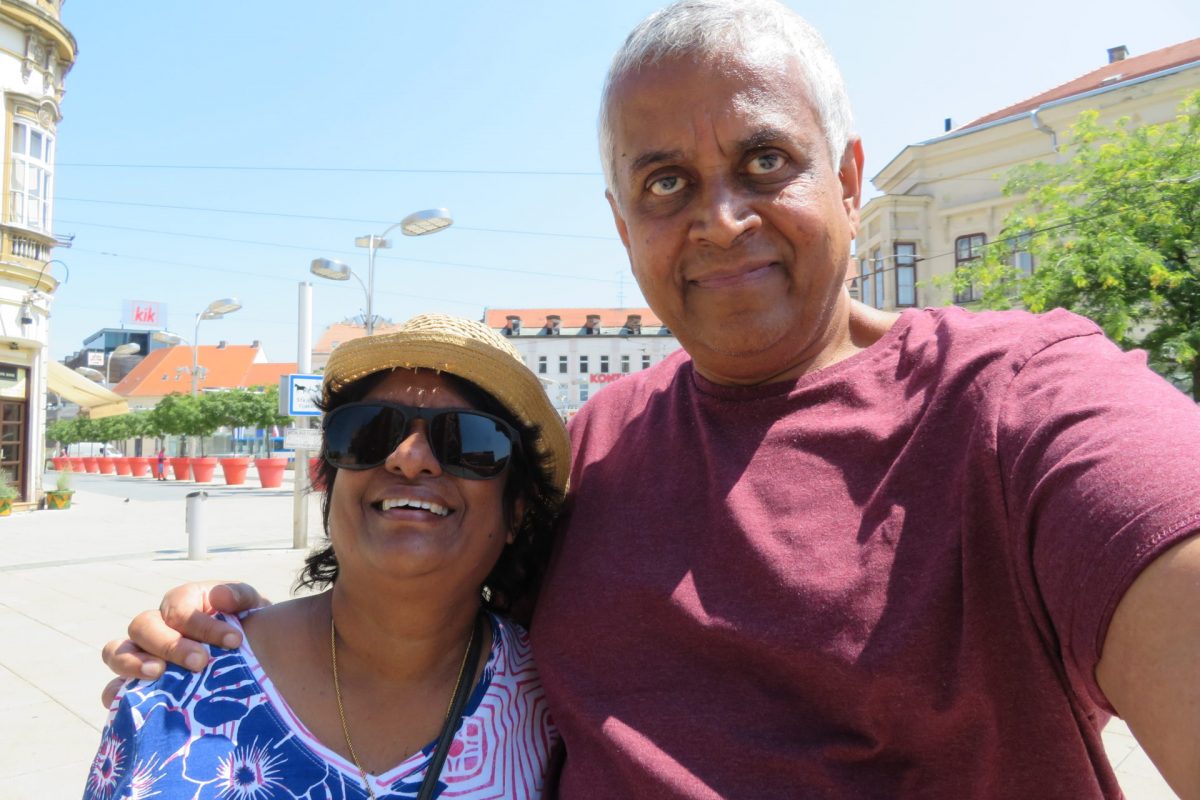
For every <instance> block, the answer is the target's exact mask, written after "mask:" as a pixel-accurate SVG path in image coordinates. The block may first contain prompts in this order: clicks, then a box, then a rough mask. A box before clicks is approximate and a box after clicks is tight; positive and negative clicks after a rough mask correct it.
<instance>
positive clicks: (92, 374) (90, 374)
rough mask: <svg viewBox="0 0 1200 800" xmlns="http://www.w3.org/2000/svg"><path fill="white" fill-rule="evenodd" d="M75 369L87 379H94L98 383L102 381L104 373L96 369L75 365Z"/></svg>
mask: <svg viewBox="0 0 1200 800" xmlns="http://www.w3.org/2000/svg"><path fill="white" fill-rule="evenodd" d="M75 371H76V372H78V373H79V374H80V375H82V376H83V377H85V378H87V379H88V380H89V381H95V382H96V383H99V384H103V383H104V373H103V372H101V371H100V370H98V369H92V368H91V367H76V368H75Z"/></svg>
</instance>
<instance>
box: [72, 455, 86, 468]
mask: <svg viewBox="0 0 1200 800" xmlns="http://www.w3.org/2000/svg"><path fill="white" fill-rule="evenodd" d="M71 472H87V468H86V467H84V466H83V456H71Z"/></svg>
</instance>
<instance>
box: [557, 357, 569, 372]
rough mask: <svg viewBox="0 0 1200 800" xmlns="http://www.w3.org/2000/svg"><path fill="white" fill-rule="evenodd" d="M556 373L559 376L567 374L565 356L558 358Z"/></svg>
mask: <svg viewBox="0 0 1200 800" xmlns="http://www.w3.org/2000/svg"><path fill="white" fill-rule="evenodd" d="M558 373H559V374H560V375H566V374H567V357H566V356H559V357H558Z"/></svg>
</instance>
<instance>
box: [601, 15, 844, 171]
mask: <svg viewBox="0 0 1200 800" xmlns="http://www.w3.org/2000/svg"><path fill="white" fill-rule="evenodd" d="M763 47H768V48H770V47H774V48H777V49H778V50H779V51H780V53H781V54H786V55H788V56H791V57H793V58H795V60H796V63H797V64H798V65H799V67H800V71H801V73H802V74H803V75H804V78H805V82H806V84H807V88H808V93H809V96H810V99H811V101H812V104H813V108H814V110H815V111H816V113H817V119H818V120H819V121H820V123H821V128H822V130H823V131H824V133H825V141H826V142H827V143H828V145H829V156H830V158H831V159H832V161H833V166H834V169H837V168H838V167H839V165H840V164H841V162H842V154H843V153H844V152H845V150H846V144H847V143H848V142H849V141H850V136H851V134H852V132H853V129H854V120H853V118H852V116H851V113H850V99H849V98H848V97H847V96H846V87H845V85H844V84H843V83H842V74H841V72H840V71H839V70H838V66H837V62H836V61H834V59H833V53H831V52H830V50H829V47H828V46H827V45H826V44H825V40H824V39H822V38H821V34H819V33H817V30H816V28H814V27H813V26H812V25H810V24H809V23H808V22H807V21H806V20H805V19H804V18H803V17H801V16H800V15H799V14H797V13H796V12H794V11H792V10H791V9H789V8H787V7H786V6H784V5H783V4H781V3H779V2H776V0H679V2H677V3H673V4H672V5H670V6H667V7H666V8H664V9H662V10H661V11H656V12H655V13H653V14H651V15H650V16H649V17H647V18H646V19H644V20H643V21H642V23H641V24H640V25H638V26H637V27H636V28H634V29H633V31H632V32H631V33H630V34H629V36H628V38H626V39H625V44H624V45H622V46H621V49H620V50H618V51H617V54H616V55H615V56H614V57H613V61H612V66H611V67H609V70H608V77H607V78H606V79H605V81H604V91H603V93H602V94H601V96H600V121H599V133H600V161H601V163H602V164H603V166H604V180H605V182H606V183H607V184H608V189H609V191H612V192H614V194H615V189H616V180H617V175H616V164H615V159H616V151H615V147H616V143H615V141H614V133H613V109H612V94H613V89H614V88H615V87H616V85H617V83H618V82H620V81H621V80H622V79H623V78H624V77H625V76H626V75H628V74H629V73H631V72H637V71H638V70H640V69H641V68H642V67H644V66H647V65H651V64H656V63H658V62H660V61H665V60H668V59H671V58H676V57H680V56H692V57H699V58H701V59H704V58H715V57H720V56H727V55H737V54H739V53H750V52H754V51H756V50H760V49H762V48H763Z"/></svg>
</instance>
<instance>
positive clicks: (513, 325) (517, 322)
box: [504, 314, 521, 336]
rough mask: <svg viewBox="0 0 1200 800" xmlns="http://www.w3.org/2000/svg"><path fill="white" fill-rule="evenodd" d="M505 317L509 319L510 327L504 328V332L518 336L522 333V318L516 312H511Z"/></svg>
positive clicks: (507, 334)
mask: <svg viewBox="0 0 1200 800" xmlns="http://www.w3.org/2000/svg"><path fill="white" fill-rule="evenodd" d="M505 319H507V320H508V327H507V328H505V329H504V334H505V335H506V336H518V335H519V334H520V333H521V318H520V317H519V316H517V315H516V314H509V315H508V316H507V317H505Z"/></svg>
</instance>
